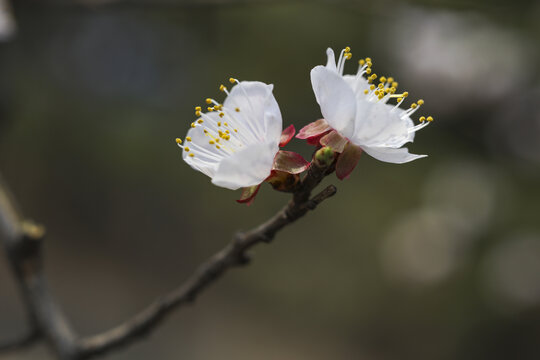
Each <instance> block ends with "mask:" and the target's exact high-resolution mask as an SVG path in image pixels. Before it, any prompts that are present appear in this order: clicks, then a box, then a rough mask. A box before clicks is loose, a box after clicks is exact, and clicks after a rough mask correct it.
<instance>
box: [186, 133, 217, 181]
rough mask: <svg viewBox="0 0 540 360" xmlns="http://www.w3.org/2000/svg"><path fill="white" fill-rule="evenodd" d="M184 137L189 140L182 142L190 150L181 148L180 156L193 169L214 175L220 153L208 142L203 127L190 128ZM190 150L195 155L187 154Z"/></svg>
mask: <svg viewBox="0 0 540 360" xmlns="http://www.w3.org/2000/svg"><path fill="white" fill-rule="evenodd" d="M186 137H190V138H191V141H186V142H185V143H184V145H185V146H187V147H188V148H189V149H190V151H189V152H188V151H186V150H183V151H182V158H183V159H184V161H185V162H186V163H188V164H189V166H191V167H192V168H194V169H195V170H198V171H200V172H202V173H203V174H205V175H208V176H210V177H212V176H214V173H215V171H216V169H217V166H218V164H219V162H220V161H221V158H222V155H220V154H219V153H218V152H217V149H216V148H215V146H214V145H210V144H209V143H208V140H209V138H208V137H206V136H205V135H204V133H203V129H202V128H201V127H200V126H198V127H195V128H190V129H189V131H188V133H187V135H186ZM190 152H192V153H193V154H194V155H195V156H194V157H191V156H188V153H190Z"/></svg>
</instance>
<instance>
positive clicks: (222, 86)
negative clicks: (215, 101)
mask: <svg viewBox="0 0 540 360" xmlns="http://www.w3.org/2000/svg"><path fill="white" fill-rule="evenodd" d="M225 90H227V87H226V86H225V85H223V84H221V85H219V91H225Z"/></svg>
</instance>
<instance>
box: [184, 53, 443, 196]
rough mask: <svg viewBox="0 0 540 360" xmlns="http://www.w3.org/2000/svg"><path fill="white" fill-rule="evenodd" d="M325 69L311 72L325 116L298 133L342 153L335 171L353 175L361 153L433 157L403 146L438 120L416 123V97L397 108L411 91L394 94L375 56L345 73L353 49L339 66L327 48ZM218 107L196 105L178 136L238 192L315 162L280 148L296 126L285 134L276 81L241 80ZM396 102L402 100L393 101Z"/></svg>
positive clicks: (198, 162)
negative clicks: (183, 135)
mask: <svg viewBox="0 0 540 360" xmlns="http://www.w3.org/2000/svg"><path fill="white" fill-rule="evenodd" d="M326 53H327V55H328V62H327V64H326V66H316V67H315V68H313V69H312V70H311V83H312V86H313V91H314V93H315V97H316V99H317V102H318V103H319V105H320V107H321V112H322V115H323V117H324V119H320V120H317V121H315V122H313V123H311V124H309V125H307V126H305V127H304V128H302V129H301V130H300V132H299V133H298V135H297V136H296V137H297V138H300V139H306V140H307V141H308V143H310V144H313V145H323V146H329V147H331V148H332V150H333V151H335V152H336V153H339V156H338V160H337V164H336V174H337V176H338V177H339V178H340V179H343V178H345V177H347V176H348V175H349V174H350V172H351V171H352V170H353V169H354V167H355V166H356V163H357V162H358V159H359V156H360V154H361V153H362V151H365V152H366V153H367V154H369V155H371V156H372V157H374V158H376V159H378V160H381V161H385V162H390V163H396V164H400V163H406V162H409V161H412V160H415V159H418V158H422V157H425V156H427V155H414V154H410V153H409V152H408V150H407V149H406V148H402V146H403V145H404V144H406V143H407V142H412V141H413V139H414V134H415V132H416V131H418V130H420V129H422V128H423V127H425V126H427V125H428V124H429V123H430V122H431V121H432V120H433V118H432V117H428V118H425V117H421V118H420V119H419V120H420V124H418V125H415V124H414V122H413V120H412V119H411V115H412V114H413V113H414V112H415V111H416V110H417V109H418V108H419V107H420V106H421V105H422V104H423V103H424V102H423V100H418V101H417V102H416V103H413V104H412V105H411V107H410V108H409V109H407V110H403V109H401V108H400V107H399V105H400V104H401V103H402V102H403V101H404V98H406V97H407V95H408V93H407V92H403V93H401V94H396V88H397V85H398V84H397V82H395V81H394V79H392V78H386V77H380V78H379V80H378V82H379V83H378V84H377V83H376V79H377V75H375V74H372V73H371V66H372V62H371V59H370V58H366V59H362V60H360V61H359V68H358V72H357V73H356V74H355V75H343V68H344V65H345V62H346V60H349V59H350V58H351V57H352V54H351V53H350V48H348V47H347V48H345V49H343V50H342V51H341V54H340V56H339V59H338V61H337V63H336V59H335V55H334V51H333V50H332V49H330V48H329V49H328V50H327V51H326ZM230 82H231V83H232V84H236V85H234V86H233V88H232V89H231V91H230V92H229V91H228V90H227V88H226V87H225V86H223V85H221V87H220V90H222V91H224V92H225V93H226V94H227V97H226V99H225V101H224V102H223V103H222V104H220V103H219V102H217V101H215V100H214V99H206V102H207V104H208V105H209V107H208V111H207V112H202V108H201V107H196V108H195V114H196V116H197V117H198V119H197V120H196V121H195V122H193V123H192V124H191V129H189V131H188V133H187V136H186V138H185V140H186V141H185V142H182V140H180V139H176V142H177V143H178V146H180V147H181V148H182V149H183V153H182V157H183V159H184V161H186V162H187V163H188V164H189V165H190V166H191V167H192V168H194V169H195V170H198V171H200V172H202V173H203V174H206V175H207V176H209V177H210V178H211V179H212V183H213V184H215V185H217V186H221V187H224V188H228V189H232V190H236V189H239V188H248V187H255V186H258V185H260V184H261V183H262V182H263V181H265V180H266V179H268V178H269V176H271V174H272V173H274V172H279V171H283V172H288V173H292V174H298V173H301V172H303V171H304V170H305V169H307V167H308V166H309V163H308V162H307V161H305V160H304V159H303V158H302V157H301V156H300V155H298V154H296V153H293V152H290V151H284V150H280V147H281V146H284V145H286V144H287V143H288V142H289V141H290V140H291V139H292V137H293V136H294V133H295V130H294V127H293V126H292V125H291V126H289V127H288V128H286V129H285V130H284V131H282V118H281V112H280V110H279V106H278V103H277V101H276V99H275V98H274V95H273V94H272V90H273V85H268V84H265V83H262V82H255V81H242V82H240V81H238V80H236V79H233V78H231V79H230ZM390 99H397V103H396V104H393V105H391V104H389V103H388V101H389V100H390Z"/></svg>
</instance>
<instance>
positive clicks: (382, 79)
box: [379, 76, 386, 84]
mask: <svg viewBox="0 0 540 360" xmlns="http://www.w3.org/2000/svg"><path fill="white" fill-rule="evenodd" d="M379 81H380V82H382V83H383V84H384V83H385V82H386V77H384V76H381V77H380V78H379Z"/></svg>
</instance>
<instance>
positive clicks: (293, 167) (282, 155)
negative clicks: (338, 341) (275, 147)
mask: <svg viewBox="0 0 540 360" xmlns="http://www.w3.org/2000/svg"><path fill="white" fill-rule="evenodd" d="M308 167H309V162H307V161H306V160H304V158H303V157H302V156H301V155H299V154H297V153H295V152H293V151H285V150H279V151H278V153H277V154H276V157H275V158H274V165H273V167H272V170H277V171H283V172H286V173H289V174H300V173H301V172H303V171H304V170H306V169H307V168H308Z"/></svg>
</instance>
